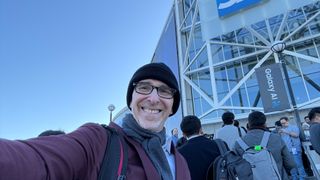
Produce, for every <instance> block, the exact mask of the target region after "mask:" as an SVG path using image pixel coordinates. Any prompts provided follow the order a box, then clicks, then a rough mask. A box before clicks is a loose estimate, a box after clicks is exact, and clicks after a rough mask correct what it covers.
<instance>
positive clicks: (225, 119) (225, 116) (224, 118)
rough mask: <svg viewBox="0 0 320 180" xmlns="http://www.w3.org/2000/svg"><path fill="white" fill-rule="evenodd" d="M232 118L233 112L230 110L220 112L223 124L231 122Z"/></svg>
mask: <svg viewBox="0 0 320 180" xmlns="http://www.w3.org/2000/svg"><path fill="white" fill-rule="evenodd" d="M233 120H234V114H233V113H232V112H229V111H227V112H225V113H223V114H222V121H223V124H227V125H230V124H233Z"/></svg>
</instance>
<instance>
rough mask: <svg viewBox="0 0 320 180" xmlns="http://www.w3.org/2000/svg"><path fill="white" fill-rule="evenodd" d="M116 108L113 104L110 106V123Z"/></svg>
mask: <svg viewBox="0 0 320 180" xmlns="http://www.w3.org/2000/svg"><path fill="white" fill-rule="evenodd" d="M115 109H116V107H115V106H114V105H113V104H110V105H109V106H108V110H109V111H110V122H111V121H112V111H114V110H115Z"/></svg>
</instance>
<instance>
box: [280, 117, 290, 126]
mask: <svg viewBox="0 0 320 180" xmlns="http://www.w3.org/2000/svg"><path fill="white" fill-rule="evenodd" d="M280 123H281V125H282V127H288V126H289V121H287V120H285V119H281V120H280Z"/></svg>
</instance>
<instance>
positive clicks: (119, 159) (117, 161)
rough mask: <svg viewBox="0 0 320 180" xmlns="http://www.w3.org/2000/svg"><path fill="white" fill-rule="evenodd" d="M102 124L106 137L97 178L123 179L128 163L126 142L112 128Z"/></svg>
mask: <svg viewBox="0 0 320 180" xmlns="http://www.w3.org/2000/svg"><path fill="white" fill-rule="evenodd" d="M102 126H103V127H104V128H105V129H106V133H107V138H108V139H107V147H106V150H105V153H104V157H103V161H102V164H101V167H100V171H99V176H98V180H115V179H117V180H125V179H126V170H127V164H128V149H127V148H128V147H127V144H126V143H125V140H124V138H123V136H122V135H120V134H119V133H118V132H117V131H116V130H115V129H114V128H111V127H109V126H107V125H102Z"/></svg>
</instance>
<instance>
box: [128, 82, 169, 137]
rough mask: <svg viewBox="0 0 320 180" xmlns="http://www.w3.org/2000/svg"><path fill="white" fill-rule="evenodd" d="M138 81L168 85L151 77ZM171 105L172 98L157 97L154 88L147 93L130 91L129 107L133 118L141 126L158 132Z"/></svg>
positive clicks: (154, 84) (153, 84)
mask: <svg viewBox="0 0 320 180" xmlns="http://www.w3.org/2000/svg"><path fill="white" fill-rule="evenodd" d="M140 82H143V83H148V84H150V85H152V86H154V87H168V86H167V85H166V84H165V83H163V82H161V81H158V80H153V79H145V80H142V81H140ZM140 82H139V83H140ZM172 106H173V98H171V99H165V98H161V97H159V96H158V92H157V90H156V89H155V88H154V89H153V90H152V92H151V93H150V94H148V95H143V94H139V93H137V92H136V91H135V90H134V91H133V93H132V101H131V104H130V107H131V110H132V113H133V116H134V118H135V119H136V121H137V123H138V124H139V125H140V126H141V127H142V128H144V129H148V130H150V131H153V132H160V131H161V130H162V129H163V126H164V123H165V121H166V120H167V118H168V117H169V115H170V114H172Z"/></svg>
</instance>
